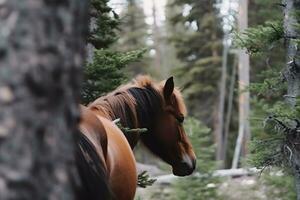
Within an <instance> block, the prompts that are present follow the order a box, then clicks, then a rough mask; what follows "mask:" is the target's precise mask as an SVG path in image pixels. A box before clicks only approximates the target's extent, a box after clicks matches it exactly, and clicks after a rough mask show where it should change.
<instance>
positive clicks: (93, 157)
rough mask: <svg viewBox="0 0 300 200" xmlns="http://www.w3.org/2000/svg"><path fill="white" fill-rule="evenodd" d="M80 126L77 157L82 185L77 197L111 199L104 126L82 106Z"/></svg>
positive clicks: (77, 137) (77, 138) (76, 147)
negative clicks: (105, 153)
mask: <svg viewBox="0 0 300 200" xmlns="http://www.w3.org/2000/svg"><path fill="white" fill-rule="evenodd" d="M79 128H80V131H81V133H79V134H77V135H76V146H75V153H76V154H75V159H76V166H77V169H78V173H79V176H80V180H81V187H80V189H79V190H78V194H77V198H76V199H79V200H81V199H82V200H83V199H95V200H98V199H99V200H100V199H111V191H110V187H109V182H108V170H107V166H106V161H105V157H106V156H105V155H104V152H106V150H105V149H107V137H106V133H105V129H104V126H103V125H102V123H101V121H100V120H99V119H97V117H96V116H94V115H93V113H91V112H90V111H88V110H87V109H86V108H85V107H83V106H82V107H81V122H80V124H79ZM100 135H102V136H101V137H100Z"/></svg>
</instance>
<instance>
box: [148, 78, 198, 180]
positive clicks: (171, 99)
mask: <svg viewBox="0 0 300 200" xmlns="http://www.w3.org/2000/svg"><path fill="white" fill-rule="evenodd" d="M159 88H160V89H159V90H160V91H159V92H160V94H161V96H162V99H163V104H162V108H161V112H160V114H159V116H156V119H155V120H154V123H153V125H152V126H153V130H152V131H151V133H149V134H147V133H146V134H144V135H143V137H142V141H143V143H144V144H145V145H146V146H147V147H148V148H149V149H150V150H151V151H152V152H153V153H154V154H156V155H157V156H158V157H160V158H161V159H162V160H164V161H165V162H167V163H168V164H170V165H171V166H172V168H173V174H174V175H177V176H186V175H190V174H191V173H192V172H193V171H194V169H195V166H196V157H195V153H194V152H193V149H192V145H191V143H190V142H189V139H188V137H187V135H186V133H185V130H184V128H183V122H184V117H185V115H186V108H185V105H184V102H183V99H182V97H181V94H180V92H179V90H177V89H176V88H174V82H173V77H171V78H169V79H168V80H167V81H166V82H165V83H163V84H162V85H160V86H159Z"/></svg>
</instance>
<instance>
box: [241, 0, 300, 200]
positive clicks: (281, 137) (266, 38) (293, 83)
mask: <svg viewBox="0 0 300 200" xmlns="http://www.w3.org/2000/svg"><path fill="white" fill-rule="evenodd" d="M277 5H279V6H281V7H282V8H283V9H284V15H285V16H284V17H282V18H279V20H276V21H275V22H268V23H266V24H265V25H264V26H258V27H256V28H251V29H248V30H247V31H246V32H245V33H244V34H243V35H242V36H241V38H240V45H241V46H243V47H246V48H247V49H248V51H249V52H250V53H264V52H269V51H270V48H272V47H276V45H284V46H285V47H286V48H285V53H286V58H287V61H286V60H285V59H283V58H282V57H280V56H278V55H281V54H280V51H279V52H278V54H277V59H278V58H281V59H282V60H281V62H285V63H287V64H286V67H285V68H284V69H283V70H282V68H281V67H277V66H276V65H274V64H273V65H270V66H271V67H272V68H271V67H270V69H269V70H268V71H264V73H261V74H262V79H263V82H261V83H258V84H254V85H253V86H252V87H251V88H250V89H252V90H254V91H256V92H258V94H259V96H258V97H259V98H260V101H259V103H260V106H261V108H262V109H261V111H263V112H261V113H266V114H268V115H269V116H268V117H267V118H266V119H265V121H264V134H262V135H261V136H260V137H256V138H255V140H254V142H253V144H252V145H253V157H252V159H251V160H252V163H254V164H255V165H256V166H258V167H267V166H278V167H283V166H285V167H286V169H290V170H291V171H292V172H293V175H294V178H295V183H296V184H295V186H296V191H297V196H298V197H297V199H300V172H299V163H300V159H299V155H300V154H299V153H300V152H299V147H298V144H299V119H300V114H299V113H300V109H299V100H298V99H299V94H300V73H299V66H300V62H299V50H298V49H297V48H296V47H297V45H299V39H300V34H299V33H300V29H299V27H300V26H299V24H300V22H299V19H300V17H299V13H300V5H299V2H297V1H293V0H286V1H283V2H282V4H277ZM295 44H296V45H295ZM282 49H284V48H282ZM276 50H277V48H276ZM273 55H276V54H273ZM270 60H271V61H273V60H272V59H270ZM276 70H277V73H276ZM286 93H287V94H286ZM283 94H286V95H283ZM282 95H283V97H285V102H283V99H282ZM274 97H275V98H274ZM257 107H259V106H257Z"/></svg>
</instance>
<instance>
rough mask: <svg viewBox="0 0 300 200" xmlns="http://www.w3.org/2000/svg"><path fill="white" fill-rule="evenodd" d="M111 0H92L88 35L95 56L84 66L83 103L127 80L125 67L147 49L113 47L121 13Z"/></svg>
mask: <svg viewBox="0 0 300 200" xmlns="http://www.w3.org/2000/svg"><path fill="white" fill-rule="evenodd" d="M107 3H108V0H92V1H91V5H90V9H89V10H90V12H89V18H90V31H89V36H88V38H87V42H88V44H90V45H92V48H91V49H92V50H91V52H92V53H91V54H92V59H91V61H90V62H87V63H86V65H85V67H84V82H83V85H82V92H81V98H82V103H84V104H87V103H89V102H91V101H93V100H95V99H96V98H97V97H99V96H101V95H103V94H105V93H107V92H109V91H112V90H113V89H115V88H116V87H118V86H119V85H120V84H121V83H122V82H123V81H125V80H126V75H125V73H124V68H125V66H126V65H127V64H128V63H130V62H132V61H136V60H138V59H139V58H140V57H141V56H142V55H143V53H144V52H143V50H137V51H131V52H122V53H121V52H119V51H116V50H112V49H111V48H110V47H111V46H112V45H113V44H114V43H115V42H116V41H117V39H118V37H117V29H118V28H119V26H120V20H119V16H118V15H117V14H116V13H115V12H114V11H113V10H112V9H111V8H110V7H109V6H108V5H107Z"/></svg>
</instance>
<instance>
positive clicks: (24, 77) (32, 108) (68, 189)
mask: <svg viewBox="0 0 300 200" xmlns="http://www.w3.org/2000/svg"><path fill="white" fill-rule="evenodd" d="M87 11H88V7H87V1H82V0H65V1H56V0H39V1H35V0H22V1H20V0H3V1H0V24H1V29H0V66H1V67H0V199H1V200H5V199H30V200H33V199H39V200H40V199H74V194H73V193H74V192H73V187H72V184H73V183H74V180H73V178H76V176H75V175H76V173H75V172H76V171H75V167H74V165H73V163H74V159H73V133H74V132H75V131H76V123H77V121H78V116H79V113H78V108H77V105H78V98H79V83H80V79H81V77H80V71H81V66H82V61H83V55H84V46H85V43H84V39H85V33H86V29H87V20H86V19H87Z"/></svg>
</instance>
